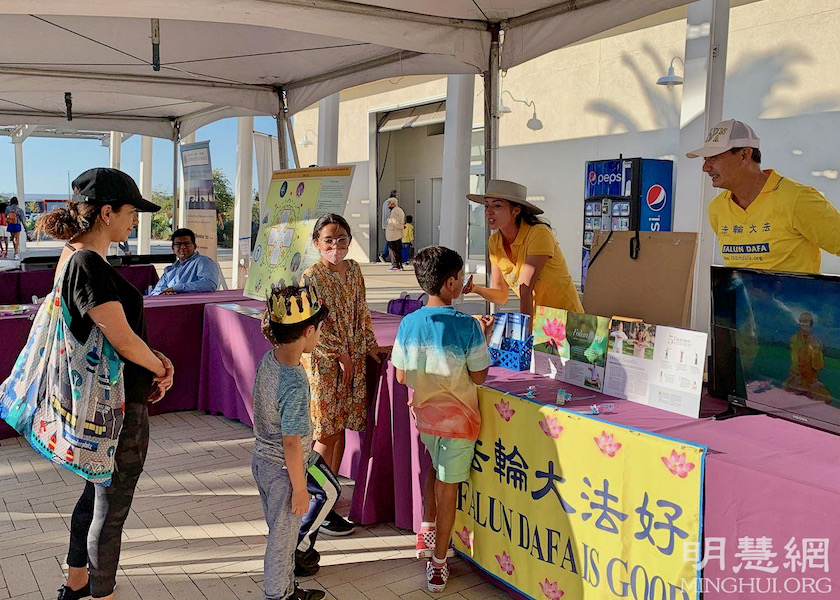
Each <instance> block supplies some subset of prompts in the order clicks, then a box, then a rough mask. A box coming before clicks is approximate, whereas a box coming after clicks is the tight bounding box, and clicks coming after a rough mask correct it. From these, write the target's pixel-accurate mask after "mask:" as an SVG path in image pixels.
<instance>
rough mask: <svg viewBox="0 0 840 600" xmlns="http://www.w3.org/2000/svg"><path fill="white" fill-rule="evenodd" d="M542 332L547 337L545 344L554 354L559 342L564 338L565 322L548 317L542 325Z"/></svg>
mask: <svg viewBox="0 0 840 600" xmlns="http://www.w3.org/2000/svg"><path fill="white" fill-rule="evenodd" d="M542 330H543V333H544V334H545V335H546V337H548V340H547V341H546V344H547V345H548V346H549V348H551V349H552V351H553V353H554V354H558V352H557V350H558V348H559V347H560V344H562V343H563V341H564V340H565V339H566V324H565V323H562V322H561V321H559V320H558V319H549V320H548V321H546V323H545V325H543V327H542Z"/></svg>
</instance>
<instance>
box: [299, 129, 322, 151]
mask: <svg viewBox="0 0 840 600" xmlns="http://www.w3.org/2000/svg"><path fill="white" fill-rule="evenodd" d="M310 133H311V134H312V135H314V136H315V138H316V139H317V138H318V134H317V133H315V132H314V131H312V130H311V129H307V130H306V131H305V132H304V133H303V139H302V140H301V141H300V142H299V144H300V145H301V146H303V147H304V148H309V147H310V146H311V145H312V144H314V143H315V142H313V141H312V140H310V139H309V134H310Z"/></svg>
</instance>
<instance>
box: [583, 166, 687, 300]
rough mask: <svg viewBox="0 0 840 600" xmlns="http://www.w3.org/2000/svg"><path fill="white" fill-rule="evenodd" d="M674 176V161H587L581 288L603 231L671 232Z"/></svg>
mask: <svg viewBox="0 0 840 600" xmlns="http://www.w3.org/2000/svg"><path fill="white" fill-rule="evenodd" d="M673 179H674V162H673V161H671V160H659V159H654V158H618V159H612V160H594V161H587V163H586V183H585V189H584V196H583V207H584V210H583V215H584V217H583V262H582V272H581V280H580V281H581V287H583V286H584V285H585V284H586V272H587V270H588V269H589V259H590V250H591V248H592V242H593V239H594V238H595V235H596V234H597V233H598V232H599V231H671V219H672V216H673V211H674V202H673V194H672V189H673Z"/></svg>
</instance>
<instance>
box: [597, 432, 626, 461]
mask: <svg viewBox="0 0 840 600" xmlns="http://www.w3.org/2000/svg"><path fill="white" fill-rule="evenodd" d="M593 439H594V440H595V443H596V444H597V445H598V448H599V449H600V450H601V454H606V455H607V456H609V457H610V458H612V457H613V456H615V453H616V452H618V451H619V450H620V449H621V444H619V443H618V442H616V441H615V436H614V435H613V434H612V433H611V434H609V435H607V432H606V431H602V432H601V437H596V438H593Z"/></svg>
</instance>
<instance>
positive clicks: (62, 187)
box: [0, 117, 277, 198]
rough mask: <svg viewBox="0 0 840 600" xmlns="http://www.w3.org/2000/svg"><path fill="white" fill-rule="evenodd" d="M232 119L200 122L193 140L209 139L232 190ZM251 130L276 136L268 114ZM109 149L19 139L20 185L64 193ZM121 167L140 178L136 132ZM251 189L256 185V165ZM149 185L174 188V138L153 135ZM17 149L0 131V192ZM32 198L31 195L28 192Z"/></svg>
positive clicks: (10, 188) (9, 179)
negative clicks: (69, 181) (21, 149)
mask: <svg viewBox="0 0 840 600" xmlns="http://www.w3.org/2000/svg"><path fill="white" fill-rule="evenodd" d="M236 129H237V122H236V119H235V118H233V119H223V120H221V121H217V122H216V123H212V124H210V125H207V126H205V127H202V128H201V129H199V130H198V131H197V132H196V136H195V141H197V142H203V141H207V140H209V141H210V161H211V163H212V165H213V168H214V169H221V170H222V171H223V172H224V174H225V175H226V176H227V178H228V180H229V181H230V183H231V190H232V189H233V185H234V182H235V180H236ZM254 129H255V130H256V131H259V132H262V133H268V134H271V135H275V136H276V135H277V125H276V123H275V120H274V119H273V118H272V117H255V118H254ZM109 156H110V155H109V149H108V148H107V147H106V146H103V145H102V144H101V143H100V142H99V141H98V140H73V139H55V138H39V137H29V138H27V139H26V140H25V141H24V142H23V169H24V190H25V192H26V195H27V196H30V195H31V194H36V195H38V196H39V197H42V198H49V197H51V196H56V195H58V197H62V195H64V196H65V197H66V194H67V192H68V187H69V186H68V179H69V180H71V181H72V180H73V179H75V178H76V176H78V175H79V174H80V173H82V172H83V171H86V170H87V169H90V168H93V167H107V166H109V162H110V159H109ZM120 168H121V169H122V170H123V171H125V172H126V173H128V174H129V175H131V176H132V177H134V179H135V180H138V178H139V175H140V136H139V135H133V136H131V137H130V138H129V139H127V140H125V141H124V142H123V144H122V156H121V161H120ZM253 172H254V189H256V188H257V180H256V175H257V171H256V164H255V165H254V170H253ZM152 189H154V190H159V189H161V190H163V191H164V192H166V193H172V142H170V141H168V140H161V139H155V140H154V144H153V148H152ZM16 190H17V184H16V183H15V151H14V146H13V145H12V141H11V138H10V137H5V136H0V194H4V195H7V196H11V195H14V194H16ZM30 197H31V196H30Z"/></svg>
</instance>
